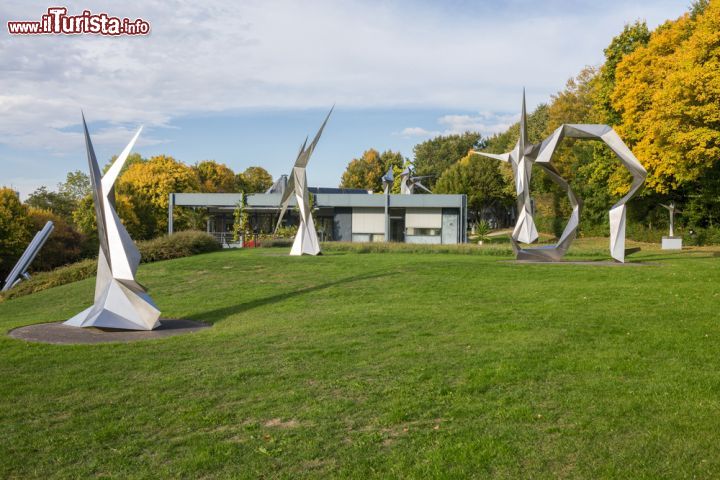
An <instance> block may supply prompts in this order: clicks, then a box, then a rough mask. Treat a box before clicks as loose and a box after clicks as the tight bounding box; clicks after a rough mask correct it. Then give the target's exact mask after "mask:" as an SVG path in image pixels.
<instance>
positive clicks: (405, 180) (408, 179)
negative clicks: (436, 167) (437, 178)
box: [400, 166, 432, 195]
mask: <svg viewBox="0 0 720 480" xmlns="http://www.w3.org/2000/svg"><path fill="white" fill-rule="evenodd" d="M413 173H415V172H413V170H412V169H411V168H410V166H407V167H405V170H403V171H402V173H401V174H400V193H401V194H403V195H411V194H412V193H414V192H415V187H420V188H422V189H423V190H425V191H426V192H427V193H432V192H431V191H430V190H429V189H428V188H427V187H426V186H425V185H423V184H422V183H420V180H422V179H423V178H430V177H432V175H423V176H421V177H416V176H414V175H413Z"/></svg>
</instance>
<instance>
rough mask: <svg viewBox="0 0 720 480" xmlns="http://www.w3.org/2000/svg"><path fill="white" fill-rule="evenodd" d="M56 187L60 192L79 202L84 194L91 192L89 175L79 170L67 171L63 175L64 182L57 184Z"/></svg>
mask: <svg viewBox="0 0 720 480" xmlns="http://www.w3.org/2000/svg"><path fill="white" fill-rule="evenodd" d="M58 187H59V188H58V190H59V192H60V193H61V194H63V195H65V196H66V197H68V198H72V199H73V200H74V201H75V202H79V201H80V200H82V199H83V198H84V197H85V196H86V195H88V194H90V193H92V190H91V188H92V187H91V186H90V177H89V176H88V175H87V174H86V173H84V172H81V171H80V170H75V171H74V172H69V173H68V174H67V176H66V177H65V182H63V183H61V184H60V185H58Z"/></svg>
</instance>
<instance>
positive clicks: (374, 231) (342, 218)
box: [168, 188, 467, 245]
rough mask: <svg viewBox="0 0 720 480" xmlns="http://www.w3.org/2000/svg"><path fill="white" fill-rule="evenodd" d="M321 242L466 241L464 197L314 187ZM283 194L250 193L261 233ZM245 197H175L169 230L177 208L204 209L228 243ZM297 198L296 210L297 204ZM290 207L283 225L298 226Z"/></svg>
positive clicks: (211, 227) (210, 225)
mask: <svg viewBox="0 0 720 480" xmlns="http://www.w3.org/2000/svg"><path fill="white" fill-rule="evenodd" d="M309 190H310V192H311V195H312V197H313V205H314V215H315V227H316V228H317V230H318V238H319V239H320V241H342V242H383V241H390V242H405V243H428V244H456V243H464V242H466V241H467V199H466V197H465V195H423V194H418V195H384V194H371V193H367V192H365V191H363V190H347V189H328V188H310V189H309ZM281 196H282V194H281V193H257V194H249V195H247V199H246V200H247V206H246V207H245V211H246V212H247V213H248V214H249V219H250V224H251V226H252V229H253V231H254V232H256V233H258V234H269V233H272V232H273V230H274V228H275V225H276V223H277V220H278V216H279V214H280V199H281ZM241 201H242V194H240V193H171V194H170V201H169V207H168V210H169V211H168V232H169V233H172V232H173V217H174V209H175V207H183V208H195V209H198V208H199V209H205V210H206V211H207V213H208V220H207V231H208V232H209V233H211V234H213V235H215V237H216V238H217V239H218V241H220V242H221V243H223V244H225V245H227V244H229V243H230V241H229V240H230V239H231V238H232V229H233V224H234V218H233V212H234V210H235V208H236V206H237V205H238V203H239V202H241ZM294 203H295V202H294V199H293V200H292V201H291V206H292V205H294ZM297 223H298V218H297V214H296V213H295V212H294V211H293V210H292V209H288V211H287V213H286V214H285V218H284V219H283V224H284V225H297Z"/></svg>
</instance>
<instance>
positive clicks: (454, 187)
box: [434, 154, 513, 218]
mask: <svg viewBox="0 0 720 480" xmlns="http://www.w3.org/2000/svg"><path fill="white" fill-rule="evenodd" d="M434 192H435V193H454V194H463V193H464V194H465V195H467V201H468V210H470V211H471V212H473V213H474V214H475V218H480V217H481V214H482V212H483V210H485V209H486V208H488V207H490V206H492V205H494V204H504V205H507V204H508V203H511V202H512V198H513V197H510V196H508V192H507V189H506V188H505V182H504V179H503V176H502V174H501V173H500V168H499V163H498V162H497V161H494V160H491V159H489V158H484V157H481V156H480V155H472V154H468V155H466V156H465V157H464V158H462V159H461V160H460V161H459V162H457V163H455V165H452V166H451V167H450V168H448V169H446V170H445V172H443V174H442V175H441V176H440V178H439V179H438V181H437V183H436V184H435V190H434Z"/></svg>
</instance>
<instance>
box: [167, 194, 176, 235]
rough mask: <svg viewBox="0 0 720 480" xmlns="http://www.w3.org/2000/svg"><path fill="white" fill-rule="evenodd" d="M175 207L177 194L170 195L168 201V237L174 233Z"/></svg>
mask: <svg viewBox="0 0 720 480" xmlns="http://www.w3.org/2000/svg"><path fill="white" fill-rule="evenodd" d="M174 207H175V194H174V193H171V194H170V199H169V201H168V235H172V233H173V208H174Z"/></svg>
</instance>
